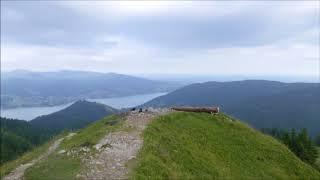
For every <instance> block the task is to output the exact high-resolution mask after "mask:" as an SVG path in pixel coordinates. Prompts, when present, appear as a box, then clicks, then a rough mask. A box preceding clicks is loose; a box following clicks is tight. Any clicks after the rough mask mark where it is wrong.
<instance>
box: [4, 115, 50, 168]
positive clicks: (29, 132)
mask: <svg viewBox="0 0 320 180" xmlns="http://www.w3.org/2000/svg"><path fill="white" fill-rule="evenodd" d="M0 121H1V122H0V123H1V164H2V163H3V162H6V161H8V160H12V159H14V158H16V157H18V156H19V155H21V154H23V153H24V152H26V151H28V150H30V149H32V148H33V147H35V146H37V145H39V144H41V143H43V142H45V141H47V140H48V139H49V138H50V137H51V136H52V134H50V132H49V131H47V129H42V128H37V127H34V126H32V125H31V124H30V123H29V122H27V121H23V120H16V119H6V118H2V117H1V118H0Z"/></svg>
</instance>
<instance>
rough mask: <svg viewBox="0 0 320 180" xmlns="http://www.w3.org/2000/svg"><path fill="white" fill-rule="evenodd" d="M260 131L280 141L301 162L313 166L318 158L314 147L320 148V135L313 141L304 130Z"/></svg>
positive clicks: (267, 129) (274, 129)
mask: <svg viewBox="0 0 320 180" xmlns="http://www.w3.org/2000/svg"><path fill="white" fill-rule="evenodd" d="M261 131H262V132H263V133H265V134H269V135H271V136H273V137H275V138H276V139H278V140H280V141H281V142H282V143H283V144H285V145H286V146H287V147H288V148H289V149H290V150H291V151H292V152H293V153H294V154H295V155H296V156H298V157H299V158H300V159H301V160H302V161H304V162H306V163H308V164H311V165H312V166H315V162H316V160H317V158H318V156H319V154H318V151H317V149H316V146H317V145H318V146H320V135H319V136H317V138H315V139H314V140H313V139H312V138H311V137H310V136H309V134H308V131H307V129H305V128H304V129H301V130H296V129H291V130H286V129H277V128H263V129H261Z"/></svg>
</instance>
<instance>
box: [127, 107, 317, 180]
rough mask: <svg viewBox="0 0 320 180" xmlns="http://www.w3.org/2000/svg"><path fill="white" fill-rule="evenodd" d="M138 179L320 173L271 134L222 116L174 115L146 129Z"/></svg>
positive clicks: (308, 175) (288, 176)
mask: <svg viewBox="0 0 320 180" xmlns="http://www.w3.org/2000/svg"><path fill="white" fill-rule="evenodd" d="M132 177H133V178H134V179H141V178H142V179H143V178H146V179H147V178H150V177H152V178H161V179H168V178H172V179H194V178H205V179H208V178H227V179H229V178H231V179H248V178H264V179H274V178H278V179H292V178H299V179H301V178H302V179H308V178H315V179H319V178H320V173H319V172H318V171H316V170H315V169H313V168H312V167H311V166H309V165H307V164H305V163H303V162H302V161H301V160H299V159H298V158H297V157H296V156H295V155H294V154H293V153H292V152H291V151H290V150H289V149H288V148H286V146H284V145H282V144H281V143H279V142H278V141H277V140H275V139H273V138H272V137H270V136H266V135H263V134H262V133H260V132H258V131H256V130H254V129H252V128H250V127H248V126H246V125H245V124H243V123H241V122H239V121H232V120H231V119H230V118H229V117H228V116H225V115H223V114H220V115H216V116H211V115H208V114H202V113H181V112H179V113H172V114H169V115H166V116H161V117H158V118H157V119H156V120H154V121H153V122H152V123H151V124H150V125H149V126H148V128H147V129H146V130H145V132H144V145H143V148H142V150H141V151H140V153H139V156H138V163H137V167H136V168H135V169H134V171H133V172H132Z"/></svg>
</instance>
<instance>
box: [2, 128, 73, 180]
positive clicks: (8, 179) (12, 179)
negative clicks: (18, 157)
mask: <svg viewBox="0 0 320 180" xmlns="http://www.w3.org/2000/svg"><path fill="white" fill-rule="evenodd" d="M73 135H74V133H70V134H69V135H68V136H67V138H69V137H71V136H73ZM63 139H64V138H60V139H58V140H56V141H55V142H54V143H53V144H52V145H51V146H50V147H49V148H48V150H47V152H46V153H44V154H42V155H40V156H39V157H38V158H36V159H34V160H32V161H30V162H29V163H26V164H22V165H20V166H18V167H17V168H16V169H15V170H14V171H12V172H11V173H10V174H8V175H7V176H5V177H4V178H3V179H4V180H20V179H23V175H24V172H25V171H26V170H27V169H28V168H29V167H31V166H33V165H34V164H35V163H37V162H39V161H40V160H42V159H44V158H46V157H48V156H49V155H50V154H51V153H53V152H54V151H55V150H56V149H57V148H58V147H59V145H60V143H61V141H62V140H63Z"/></svg>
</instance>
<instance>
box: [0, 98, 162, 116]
mask: <svg viewBox="0 0 320 180" xmlns="http://www.w3.org/2000/svg"><path fill="white" fill-rule="evenodd" d="M165 94H166V93H152V94H142V95H134V96H125V97H116V98H103V99H87V100H88V101H92V102H98V103H102V104H106V105H109V106H112V107H114V108H118V109H121V108H129V107H134V106H137V105H140V104H143V103H145V102H147V101H149V100H151V99H153V98H156V97H158V96H162V95H165ZM71 104H72V103H68V104H63V105H59V106H50V107H23V108H14V109H1V117H6V118H13V119H20V120H27V121H30V120H32V119H34V118H36V117H38V116H41V115H47V114H51V113H53V112H57V111H59V110H61V109H64V108H66V107H68V106H70V105H71Z"/></svg>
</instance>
